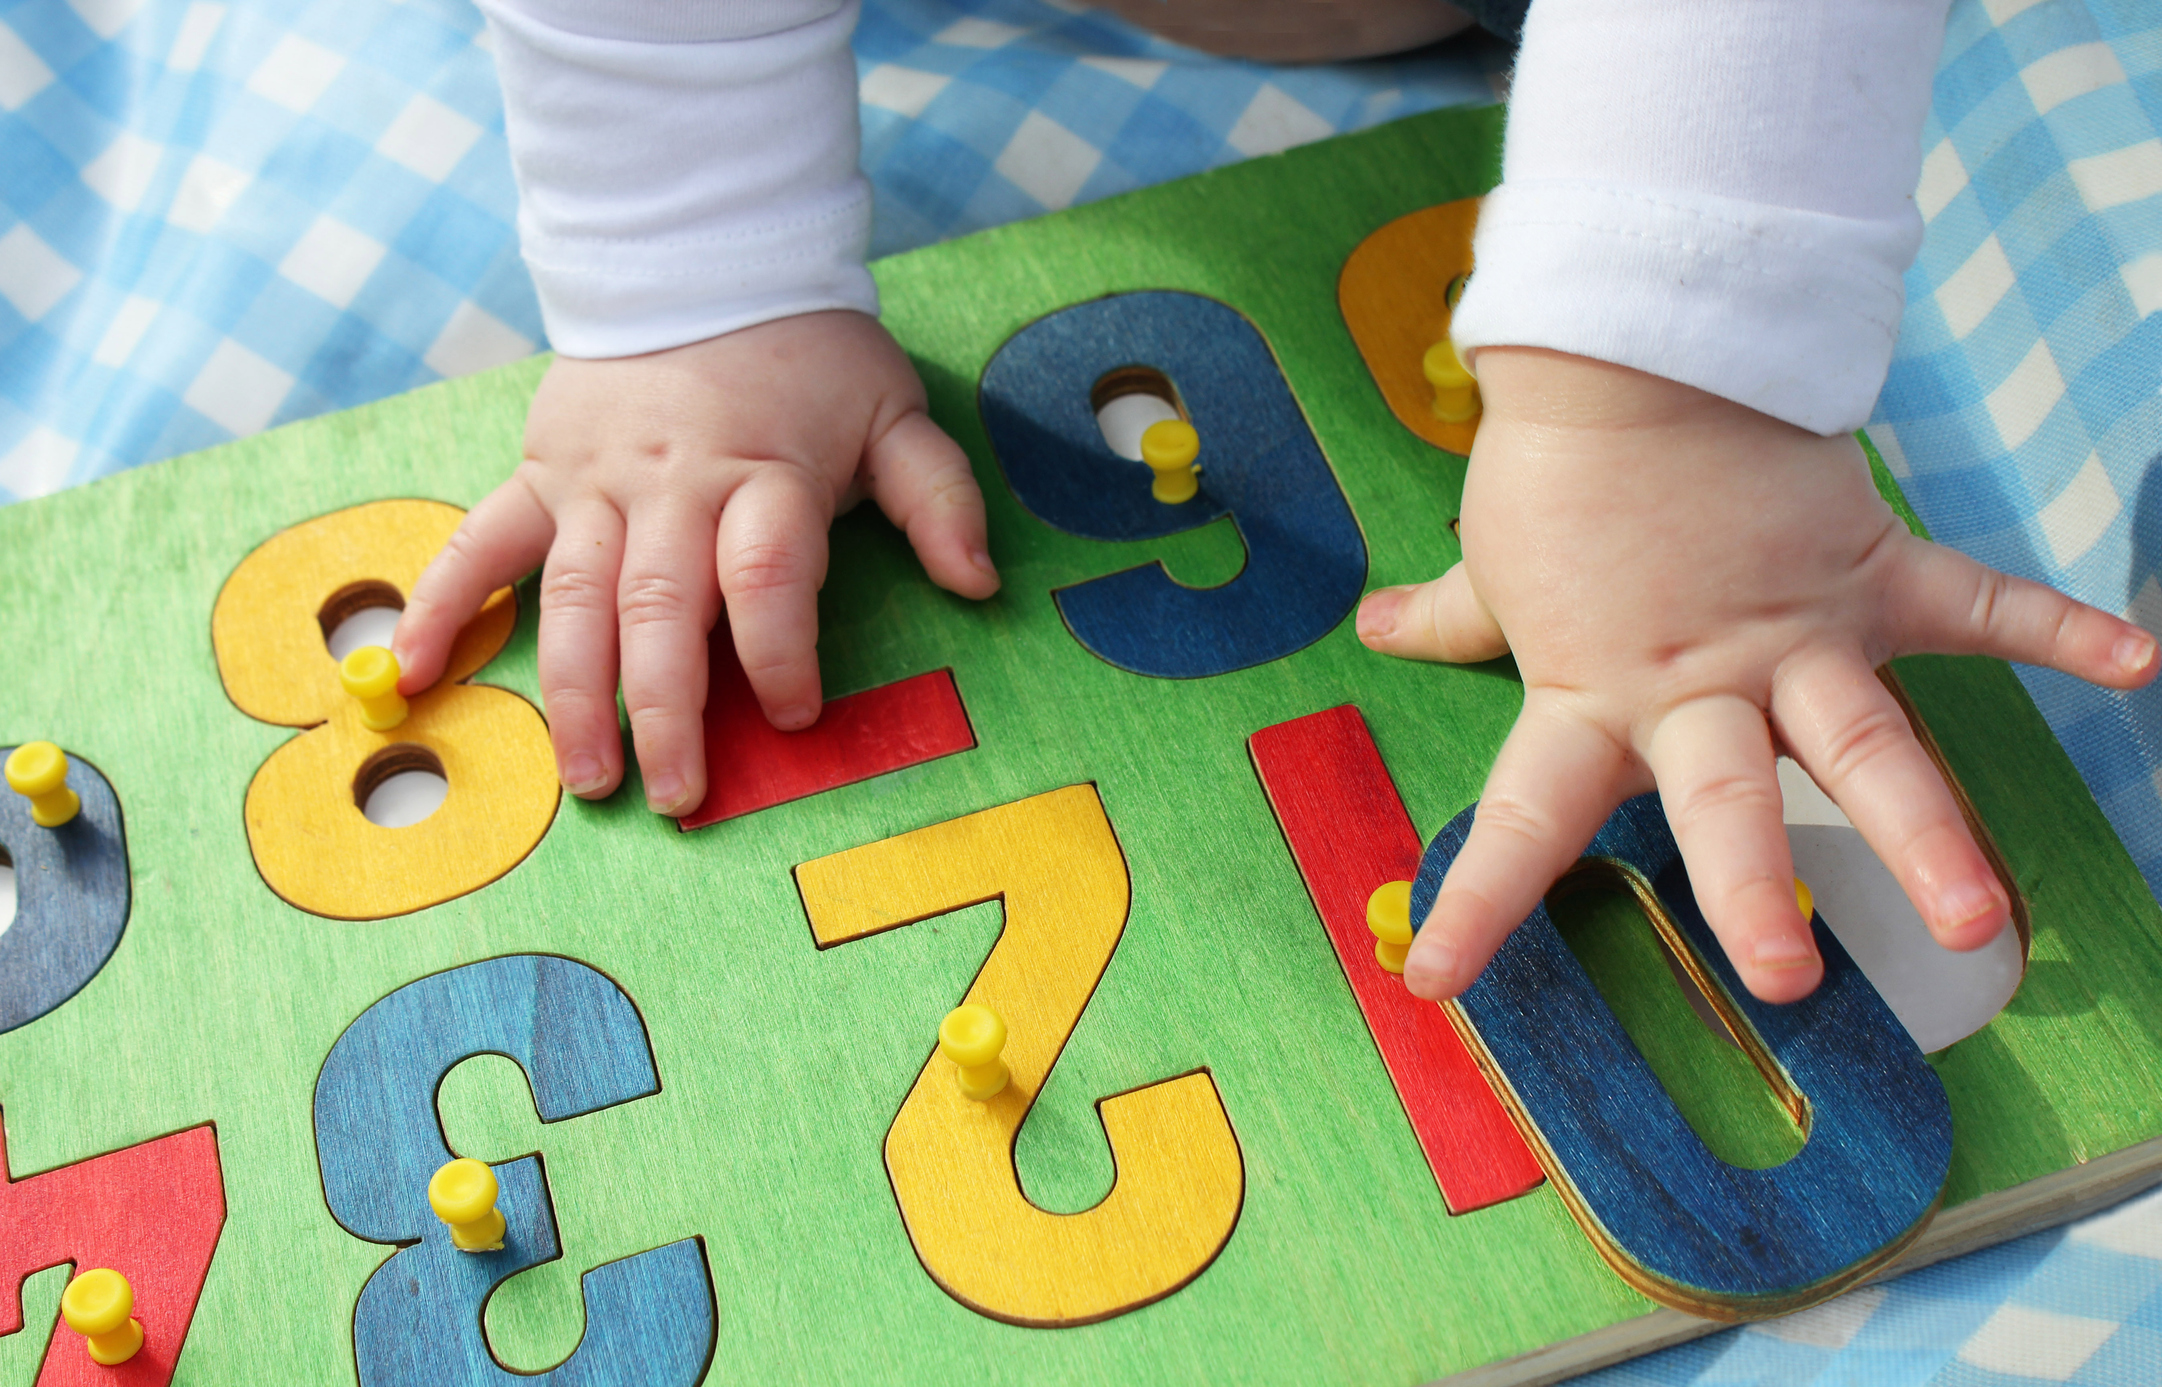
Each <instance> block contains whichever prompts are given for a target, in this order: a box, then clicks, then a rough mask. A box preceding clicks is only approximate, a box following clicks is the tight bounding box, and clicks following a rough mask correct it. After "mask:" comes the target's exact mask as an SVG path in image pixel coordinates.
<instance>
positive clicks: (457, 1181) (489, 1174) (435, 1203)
mask: <svg viewBox="0 0 2162 1387" xmlns="http://www.w3.org/2000/svg"><path fill="white" fill-rule="evenodd" d="M496 1190H497V1187H496V1182H495V1172H494V1171H492V1170H490V1169H489V1168H488V1166H487V1164H486V1162H483V1161H476V1160H473V1159H471V1158H470V1157H465V1156H461V1157H459V1158H458V1159H457V1160H455V1161H452V1162H450V1163H449V1164H448V1165H446V1166H444V1167H443V1168H442V1169H441V1170H438V1171H437V1172H436V1173H435V1175H434V1177H433V1178H432V1179H430V1180H429V1181H428V1207H429V1208H431V1209H433V1210H435V1216H436V1217H437V1218H439V1219H441V1220H443V1222H445V1223H447V1224H449V1225H450V1240H451V1243H452V1245H453V1246H455V1247H456V1248H457V1249H458V1250H459V1251H460V1252H495V1251H498V1250H500V1249H501V1248H502V1246H503V1226H504V1225H503V1214H502V1211H501V1210H499V1209H497V1208H496V1206H495V1197H496Z"/></svg>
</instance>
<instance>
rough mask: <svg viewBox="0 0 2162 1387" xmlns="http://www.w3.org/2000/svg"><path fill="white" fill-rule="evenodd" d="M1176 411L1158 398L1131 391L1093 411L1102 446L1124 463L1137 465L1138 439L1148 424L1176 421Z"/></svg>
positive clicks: (1174, 407) (1162, 399) (1177, 414)
mask: <svg viewBox="0 0 2162 1387" xmlns="http://www.w3.org/2000/svg"><path fill="white" fill-rule="evenodd" d="M1178 417H1179V411H1178V408H1177V407H1176V406H1174V405H1173V404H1172V403H1171V401H1169V400H1167V399H1165V398H1164V397H1163V396H1161V395H1151V394H1149V393H1148V392H1146V391H1135V392H1134V393H1133V394H1131V395H1121V396H1119V397H1118V398H1117V399H1113V400H1106V401H1105V402H1104V407H1103V408H1102V409H1099V410H1097V411H1096V427H1097V428H1099V429H1102V430H1103V434H1104V444H1105V446H1107V447H1109V448H1110V449H1111V451H1112V452H1114V453H1117V454H1118V455H1119V456H1120V457H1122V458H1124V459H1126V460H1127V461H1128V462H1139V461H1141V435H1142V434H1144V433H1146V432H1148V427H1149V425H1151V424H1160V423H1162V422H1163V421H1164V420H1166V419H1176V418H1178Z"/></svg>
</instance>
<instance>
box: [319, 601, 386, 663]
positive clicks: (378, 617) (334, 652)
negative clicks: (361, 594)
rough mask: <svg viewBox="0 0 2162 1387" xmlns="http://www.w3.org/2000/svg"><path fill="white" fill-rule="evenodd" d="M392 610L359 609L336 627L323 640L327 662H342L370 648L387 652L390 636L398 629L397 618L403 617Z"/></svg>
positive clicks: (378, 608)
mask: <svg viewBox="0 0 2162 1387" xmlns="http://www.w3.org/2000/svg"><path fill="white" fill-rule="evenodd" d="M403 615H404V613H403V612H400V611H399V610H398V609H397V608H396V607H362V608H361V609H360V610H359V611H357V612H355V613H353V614H352V615H351V616H349V617H347V618H346V619H345V620H343V621H341V622H339V623H338V629H337V630H335V631H332V632H331V633H330V635H329V636H328V637H327V638H325V640H324V642H323V643H324V644H325V645H327V646H329V647H330V658H331V659H333V660H337V661H340V662H343V661H344V659H345V657H346V656H348V655H350V654H352V653H353V652H354V651H356V650H365V649H366V648H367V647H369V646H371V645H380V646H382V647H383V648H384V649H385V650H388V649H389V648H390V637H391V633H392V632H394V631H396V630H397V629H398V618H399V617H401V616H403Z"/></svg>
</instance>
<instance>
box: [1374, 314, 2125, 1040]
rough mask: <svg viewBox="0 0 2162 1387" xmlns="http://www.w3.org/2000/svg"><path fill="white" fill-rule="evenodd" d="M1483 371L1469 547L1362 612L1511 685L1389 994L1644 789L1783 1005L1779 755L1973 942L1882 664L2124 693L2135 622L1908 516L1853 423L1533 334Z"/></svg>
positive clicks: (1970, 888)
mask: <svg viewBox="0 0 2162 1387" xmlns="http://www.w3.org/2000/svg"><path fill="white" fill-rule="evenodd" d="M1478 368H1479V383H1480V387H1481V391H1482V394H1483V395H1484V397H1485V408H1486V412H1485V417H1484V419H1483V420H1482V421H1481V423H1480V426H1479V433H1478V441H1477V444H1476V445H1475V446H1474V448H1473V450H1472V457H1471V471H1470V475H1469V477H1468V479H1467V481H1466V484H1465V488H1464V507H1463V523H1462V532H1463V541H1464V561H1463V562H1462V563H1461V564H1459V565H1457V566H1456V567H1455V568H1453V569H1451V570H1449V572H1448V573H1446V574H1444V575H1443V576H1442V577H1441V578H1439V579H1437V580H1436V581H1434V582H1431V583H1426V584H1423V585H1421V586H1419V587H1415V588H1408V589H1387V590H1384V591H1381V592H1376V593H1373V594H1370V595H1369V596H1368V598H1367V600H1366V603H1365V605H1364V606H1362V607H1361V608H1360V611H1359V634H1360V636H1361V638H1362V639H1364V640H1365V641H1366V643H1367V644H1368V645H1370V646H1372V647H1373V648H1374V649H1376V650H1381V651H1385V652H1387V653H1390V654H1394V655H1403V656H1408V657H1411V658H1414V659H1427V660H1455V661H1471V660H1488V659H1493V658H1495V657H1497V656H1499V655H1501V654H1503V653H1504V652H1506V651H1510V650H1513V651H1514V652H1515V655H1516V662H1517V668H1518V669H1519V670H1520V671H1521V672H1522V674H1523V679H1524V709H1523V712H1522V714H1521V715H1519V717H1518V718H1517V722H1516V726H1515V728H1514V729H1513V730H1512V731H1511V732H1510V734H1509V738H1508V741H1507V742H1506V743H1505V744H1504V746H1503V747H1502V750H1501V754H1500V756H1499V757H1498V758H1497V759H1496V761H1495V763H1494V768H1493V771H1492V773H1491V774H1490V775H1489V776H1488V777H1487V782H1486V788H1485V791H1484V793H1483V794H1482V795H1481V797H1480V800H1479V814H1478V819H1477V822H1476V824H1475V826H1474V827H1473V829H1472V833H1471V838H1470V841H1469V842H1467V843H1466V844H1465V846H1464V850H1463V853H1462V854H1461V855H1460V856H1459V857H1458V858H1457V860H1456V864H1455V866H1454V867H1452V868H1451V869H1450V871H1449V875H1448V878H1447V880H1446V881H1445V882H1444V883H1443V885H1442V889H1441V894H1440V897H1439V899H1438V900H1437V901H1436V902H1435V905H1434V909H1433V912H1432V913H1431V914H1430V915H1429V916H1428V917H1427V922H1426V924H1425V926H1424V928H1422V929H1421V931H1420V933H1419V937H1418V940H1417V942H1416V943H1415V944H1414V945H1413V946H1412V950H1411V955H1410V959H1409V961H1408V964H1407V967H1406V969H1405V973H1404V981H1405V983H1406V984H1407V985H1408V986H1409V987H1410V988H1411V990H1412V991H1413V992H1415V993H1417V994H1418V995H1420V996H1422V997H1431V998H1440V997H1447V996H1453V995H1455V994H1456V993H1458V992H1460V991H1462V990H1463V989H1464V988H1466V987H1468V986H1470V985H1471V983H1472V982H1473V981H1474V980H1475V979H1476V978H1477V977H1478V976H1479V973H1480V971H1481V970H1482V969H1483V968H1484V967H1485V966H1486V962H1487V960H1488V959H1489V958H1491V957H1492V956H1493V953H1494V951H1495V949H1497V948H1499V947H1500V945H1501V942H1502V940H1503V939H1504V938H1505V937H1506V936H1507V935H1508V933H1509V931H1510V930H1512V929H1514V928H1515V927H1516V926H1517V925H1518V924H1519V923H1520V922H1521V921H1522V920H1523V919H1524V917H1525V916H1526V915H1528V914H1530V913H1531V910H1532V907H1533V906H1534V905H1536V904H1537V903H1538V901H1539V898H1540V897H1541V896H1542V895H1544V894H1545V892H1546V890H1547V888H1548V887H1549V886H1550V885H1552V883H1553V882H1554V880H1555V878H1556V877H1558V876H1559V875H1560V874H1561V873H1562V872H1564V871H1565V870H1567V869H1568V868H1569V866H1570V865H1571V864H1573V863H1574V862H1575V861H1576V859H1577V856H1578V854H1579V853H1581V852H1582V850H1583V849H1584V847H1585V846H1586V845H1587V844H1588V843H1589V842H1590V840H1591V838H1592V835H1593V834H1594V833H1596V832H1597V831H1598V829H1599V826H1600V824H1601V823H1603V822H1604V821H1605V819H1606V817H1607V815H1608V813H1609V812H1610V811H1611V810H1612V809H1613V808H1614V806H1615V805H1616V804H1617V803H1619V802H1620V801H1621V800H1622V799H1623V798H1625V797H1627V796H1630V795H1634V794H1639V793H1642V792H1643V791H1646V790H1649V789H1651V788H1653V785H1654V783H1655V782H1656V784H1657V786H1658V788H1659V790H1660V792H1661V794H1662V795H1663V797H1664V799H1665V802H1666V809H1667V817H1668V819H1669V821H1670V822H1671V823H1672V824H1673V827H1674V836H1675V839H1676V840H1677V841H1678V842H1679V843H1680V845H1681V849H1682V854H1683V856H1684V858H1685V859H1686V860H1687V862H1688V865H1689V877H1690V880H1691V881H1692V882H1693V883H1694V885H1695V887H1696V894H1697V900H1698V901H1699V903H1700V904H1701V905H1702V906H1703V909H1704V914H1705V917H1706V919H1707V920H1708V921H1709V922H1710V924H1711V926H1712V928H1713V930H1714V931H1715V932H1716V933H1717V934H1718V936H1719V939H1720V942H1721V944H1722V945H1724V947H1725V948H1726V950H1727V955H1728V957H1729V958H1731V959H1732V960H1733V961H1734V964H1735V967H1736V968H1737V970H1738V971H1739V972H1740V973H1741V976H1742V980H1743V982H1744V983H1746V984H1747V985H1748V987H1749V990H1750V991H1752V992H1754V993H1755V994H1756V995H1757V996H1759V997H1762V998H1764V999H1765V1000H1767V1001H1774V1002H1782V1001H1792V1000H1795V999H1797V998H1800V997H1802V996H1804V995H1806V994H1807V993H1808V992H1809V991H1810V990H1811V989H1812V988H1814V987H1815V986H1816V985H1817V982H1818V979H1819V978H1820V977H1821V975H1822V963H1821V962H1820V960H1819V959H1818V958H1817V954H1816V949H1815V947H1814V945H1813V943H1812V942H1811V939H1810V934H1809V929H1808V925H1807V922H1806V921H1804V920H1803V919H1802V916H1801V912H1800V910H1799V908H1798V907H1797V906H1796V904H1795V899H1794V886H1793V867H1792V863H1791V861H1790V859H1789V856H1788V851H1787V838H1786V832H1785V829H1784V827H1783V820H1782V813H1781V807H1780V796H1779V784H1778V781H1777V779H1776V778H1775V775H1774V771H1773V763H1774V754H1775V751H1776V750H1784V751H1785V752H1786V753H1787V754H1789V755H1792V756H1793V757H1794V759H1795V760H1797V761H1798V762H1800V763H1801V765H1802V766H1803V768H1804V769H1806V770H1807V771H1808V772H1809V773H1810V775H1811V776H1812V777H1814V778H1815V780H1816V781H1817V783H1818V784H1819V785H1821V786H1822V787H1823V788H1824V790H1825V791H1826V793H1828V794H1829V795H1831V797H1832V798H1833V799H1834V800H1836V801H1837V802H1838V804H1839V806H1840V808H1841V809H1843V810H1845V811H1846V813H1847V816H1848V817H1849V818H1851V819H1852V820H1853V821H1854V824H1855V826H1856V827H1857V828H1859V829H1860V830H1861V832H1862V836H1863V837H1864V838H1865V839H1867V840H1868V842H1869V845H1870V846H1871V847H1872V848H1874V849H1875V850H1876V852H1877V855H1878V856H1879V857H1881V858H1883V859H1884V862H1885V865H1886V866H1888V867H1890V868H1891V870H1892V874H1893V875H1894V876H1896V877H1897V878H1898V879H1899V882H1900V884H1901V885H1902V886H1904V887H1905V888H1906V892H1907V895H1908V896H1909V897H1910V898H1911V899H1912V900H1913V901H1914V904H1915V908H1916V909H1917V910H1919V911H1920V912H1921V915H1922V918H1923V919H1924V920H1925V921H1927V922H1928V924H1929V928H1930V931H1931V933H1933V934H1934V935H1935V936H1936V937H1937V939H1938V941H1939V942H1941V943H1942V944H1944V945H1945V946H1947V947H1949V948H1954V949H1973V948H1979V947H1980V946H1982V945H1983V944H1985V943H1987V942H1989V940H1990V939H1992V938H1993V937H1995V935H1996V933H1997V931H1998V929H1999V928H2001V927H2002V926H2003V924H2004V923H2005V921H2006V919H2007V918H2008V903H2007V901H2006V900H2005V896H2004V892H2003V890H2002V888H2001V887H2000V886H1999V885H1998V882H1997V880H1996V877H1995V875H1994V874H1993V873H1992V872H1991V871H1990V868H1989V865H1988V863H1987V862H1986V861H1985V860H1984V858H1983V856H1982V854H1981V852H1980V851H1979V850H1978V849H1977V848H1976V847H1975V844H1974V840H1973V838H1972V837H1971V836H1970V835H1969V833H1968V831H1967V827H1966V824H1965V822H1964V821H1963V820H1962V819H1961V817H1960V813H1959V809H1958V807H1957V805H1956V804H1955V802H1954V801H1953V798H1952V795H1951V792H1950V791H1949V790H1947V789H1946V788H1945V785H1944V782H1943V780H1942V779H1941V778H1940V777H1939V775H1938V773H1937V770H1936V767H1935V766H1934V765H1933V764H1932V763H1931V761H1930V760H1929V757H1928V756H1927V754H1926V753H1924V751H1923V750H1922V747H1921V745H1920V744H1919V743H1918V742H1917V741H1916V740H1915V737H1914V734H1913V732H1912V731H1911V730H1910V728H1909V726H1908V723H1907V719H1906V717H1905V715H1904V714H1903V713H1902V712H1901V710H1900V707H1899V705H1898V704H1897V703H1896V702H1894V701H1893V699H1892V696H1891V695H1890V694H1889V693H1888V692H1887V691H1886V690H1885V689H1884V687H1883V686H1882V685H1881V684H1879V683H1878V681H1877V677H1876V674H1875V670H1876V668H1877V667H1878V666H1879V665H1882V664H1883V663H1884V662H1885V661H1886V660H1889V659H1891V658H1892V657H1893V656H1895V655H1901V654H1905V653H1908V652H1913V651H1938V652H1945V653H1980V654H1987V655H1995V656H1999V657H2001V658H2004V659H2008V660H2020V661H2024V662H2026V663H2029V664H2037V665H2047V666H2049V667H2051V668H2053V669H2058V670H2062V671H2064V672H2065V673H2068V674H2073V675H2077V676H2079V677H2080V678H2083V679H2087V680H2091V681H2093V682H2095V683H2097V684H2105V685H2108V686H2110V687H2112V688H2120V689H2122V688H2135V687H2138V686H2140V685H2142V684H2145V683H2146V682H2147V681H2148V680H2149V679H2151V678H2152V677H2153V676H2154V673H2155V669H2156V657H2155V642H2154V640H2153V639H2152V638H2151V637H2149V636H2148V635H2147V633H2146V632H2144V631H2142V630H2141V629H2139V628H2138V627H2136V626H2133V625H2132V624H2130V623H2129V622H2125V621H2120V620H2119V619H2118V618H2116V617H2114V616H2111V615H2109V614H2108V613H2106V612H2102V611H2098V610H2096V609H2095V608H2093V607H2088V606H2085V605H2083V604H2081V603H2078V602H2074V601H2072V600H2071V599H2070V598H2068V597H2065V596H2063V595H2062V594H2060V593H2057V592H2054V591H2052V590H2050V589H2049V588H2046V587H2042V586H2039V585H2037V584H2034V583H2029V582H2023V581H2021V580H2019V579H2016V578H2008V577H2006V576H2004V575H2003V574H2000V573H1996V572H1992V571H1991V570H1989V569H1986V568H1984V567H1982V566H1981V565H1980V564H1977V563H1974V562H1972V561H1971V560H1969V559H1966V558H1964V557H1962V556H1961V555H1959V554H1956V553H1954V552H1953V551H1951V550H1949V549H1943V548H1939V547H1938V546H1936V545H1933V544H1929V543H1926V542H1924V541H1922V540H1919V539H1916V538H1914V537H1913V536H1911V535H1910V534H1909V533H1908V532H1907V530H1906V527H1905V526H1903V525H1902V524H1901V523H1900V522H1899V520H1898V518H1897V517H1896V516H1895V515H1894V514H1893V513H1892V510H1891V508H1890V507H1888V506H1887V505H1885V503H1884V501H1883V500H1882V499H1881V498H1880V497H1879V496H1878V495H1877V491H1876V488H1875V487H1874V485H1873V484H1872V483H1871V480H1870V475H1869V469H1868V466H1867V464H1866V461H1865V460H1864V458H1863V456H1862V452H1861V449H1860V447H1859V446H1858V445H1857V444H1856V443H1855V442H1854V440H1853V439H1852V438H1848V437H1835V438H1820V437H1818V436H1816V435H1814V434H1810V433H1806V432H1804V431H1803V430H1801V429H1797V428H1794V427H1792V426H1790V425H1787V424H1784V423H1781V422H1779V421H1778V420H1775V419H1772V418H1770V417H1768V416H1766V415H1762V414H1758V413H1756V412H1755V411H1753V410H1750V409H1747V408H1744V407H1743V406H1740V405H1737V404H1733V403H1730V402H1728V401H1726V400H1722V399H1719V398H1717V397H1715V396H1712V395H1708V394H1705V393H1703V392H1701V391H1697V390H1693V389H1691V388H1689V387H1687V386H1683V385H1677V384H1674V383H1673V382H1670V381H1666V380H1661V379H1659V378H1657V377H1653V376H1648V375H1643V374H1640V373H1638V372H1635V371H1630V370H1627V369H1625V368H1622V367H1618V366H1610V365H1606V364H1604V363H1601V362H1596V361H1587V360H1584V359H1582V358H1578V357H1569V356H1562V355H1560V354H1557V353H1553V352H1545V351H1536V350H1531V349H1526V348H1494V347H1490V348H1487V349H1486V350H1485V351H1482V352H1481V353H1479V357H1478ZM1767 721H1768V722H1769V726H1767Z"/></svg>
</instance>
